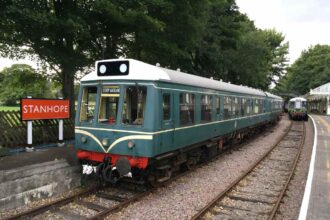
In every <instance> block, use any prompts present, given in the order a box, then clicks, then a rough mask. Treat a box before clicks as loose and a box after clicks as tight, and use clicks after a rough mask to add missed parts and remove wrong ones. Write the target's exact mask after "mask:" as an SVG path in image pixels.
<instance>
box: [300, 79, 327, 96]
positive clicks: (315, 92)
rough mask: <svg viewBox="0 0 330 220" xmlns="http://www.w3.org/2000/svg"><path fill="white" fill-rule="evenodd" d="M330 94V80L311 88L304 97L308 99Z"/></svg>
mask: <svg viewBox="0 0 330 220" xmlns="http://www.w3.org/2000/svg"><path fill="white" fill-rule="evenodd" d="M329 96H330V82H328V83H326V84H323V85H321V86H319V87H316V88H314V89H311V90H310V91H309V93H307V94H305V95H304V97H305V98H307V99H314V98H322V97H329Z"/></svg>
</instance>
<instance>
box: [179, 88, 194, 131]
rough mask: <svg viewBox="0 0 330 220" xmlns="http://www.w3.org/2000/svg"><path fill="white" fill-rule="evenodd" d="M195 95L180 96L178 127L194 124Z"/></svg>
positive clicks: (185, 94)
mask: <svg viewBox="0 0 330 220" xmlns="http://www.w3.org/2000/svg"><path fill="white" fill-rule="evenodd" d="M194 118H195V95H194V94H189V93H181V94H180V125H181V126H184V125H190V124H194V121H195V120H194Z"/></svg>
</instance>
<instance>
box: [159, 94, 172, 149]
mask: <svg viewBox="0 0 330 220" xmlns="http://www.w3.org/2000/svg"><path fill="white" fill-rule="evenodd" d="M161 103H162V105H161V106H162V107H161V118H162V120H161V123H162V124H161V127H162V135H161V137H162V138H161V146H162V151H168V150H169V149H171V148H172V147H173V141H174V110H173V107H174V105H173V104H174V100H173V94H172V93H171V92H168V91H162V97H161Z"/></svg>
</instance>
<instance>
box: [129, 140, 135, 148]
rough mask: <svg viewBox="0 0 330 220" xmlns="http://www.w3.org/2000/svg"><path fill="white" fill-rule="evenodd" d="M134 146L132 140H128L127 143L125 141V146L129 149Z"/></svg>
mask: <svg viewBox="0 0 330 220" xmlns="http://www.w3.org/2000/svg"><path fill="white" fill-rule="evenodd" d="M134 146H135V143H134V142H133V141H128V143H127V147H128V148H129V149H132V148H133V147H134Z"/></svg>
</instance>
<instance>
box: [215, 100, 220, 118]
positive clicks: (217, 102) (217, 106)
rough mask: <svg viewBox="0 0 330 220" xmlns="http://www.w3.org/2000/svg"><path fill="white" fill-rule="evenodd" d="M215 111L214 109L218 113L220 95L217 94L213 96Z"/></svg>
mask: <svg viewBox="0 0 330 220" xmlns="http://www.w3.org/2000/svg"><path fill="white" fill-rule="evenodd" d="M215 111H216V113H217V115H218V114H220V97H219V96H217V97H216V98H215Z"/></svg>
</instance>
